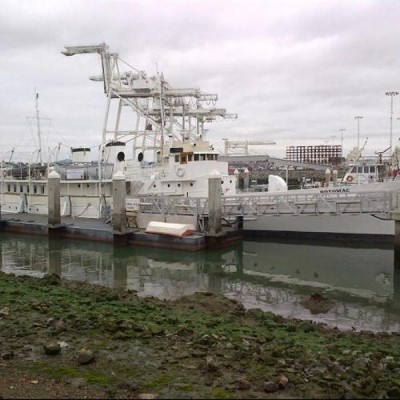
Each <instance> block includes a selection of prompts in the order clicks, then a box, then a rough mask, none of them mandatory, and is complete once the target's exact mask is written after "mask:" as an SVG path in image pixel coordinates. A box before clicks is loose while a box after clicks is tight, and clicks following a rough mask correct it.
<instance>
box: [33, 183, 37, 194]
mask: <svg viewBox="0 0 400 400" xmlns="http://www.w3.org/2000/svg"><path fill="white" fill-rule="evenodd" d="M33 193H37V186H36V185H33Z"/></svg>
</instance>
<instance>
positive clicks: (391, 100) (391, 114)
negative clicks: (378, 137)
mask: <svg viewBox="0 0 400 400" xmlns="http://www.w3.org/2000/svg"><path fill="white" fill-rule="evenodd" d="M398 94H399V92H386V93H385V95H386V96H390V147H389V149H390V152H392V137H393V135H392V132H393V97H394V96H397V95H398Z"/></svg>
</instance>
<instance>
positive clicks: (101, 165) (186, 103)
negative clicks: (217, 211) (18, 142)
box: [1, 43, 237, 219]
mask: <svg viewBox="0 0 400 400" xmlns="http://www.w3.org/2000/svg"><path fill="white" fill-rule="evenodd" d="M62 53H63V54H65V55H68V56H71V55H75V54H86V53H95V54H99V55H100V61H101V66H102V71H103V74H102V75H101V76H95V77H92V78H91V79H92V80H95V81H102V82H103V84H104V91H105V94H106V96H107V110H106V115H105V122H104V127H103V133H102V140H101V143H100V145H99V148H98V153H97V152H96V153H97V154H95V155H94V157H93V156H92V151H91V148H89V147H84V146H80V147H75V148H72V149H71V160H70V162H65V160H64V161H63V162H60V161H59V160H55V161H52V162H50V160H49V162H48V163H47V165H46V164H43V163H39V164H37V165H39V166H40V172H39V170H38V168H37V166H33V165H32V164H26V165H24V166H23V167H24V168H22V167H21V168H16V169H14V168H4V166H3V164H2V166H3V168H2V175H1V207H2V211H3V212H10V213H12V212H14V213H20V212H27V213H32V214H44V215H46V214H47V208H48V207H47V176H48V173H49V171H51V170H53V169H54V170H55V171H56V172H58V174H59V175H60V177H61V197H62V201H61V215H62V216H72V217H82V218H104V219H107V218H109V217H110V215H111V209H112V177H113V175H114V174H115V173H117V172H121V171H122V172H123V173H124V175H125V178H126V182H127V195H128V197H129V198H131V199H132V198H136V197H137V196H141V195H151V194H157V195H168V196H180V197H194V196H198V197H201V196H207V195H208V179H209V175H210V173H213V174H214V175H215V174H218V175H219V176H220V177H221V183H222V193H223V194H230V193H235V188H236V178H235V176H231V175H229V174H228V163H227V162H222V161H219V160H218V156H219V153H218V152H217V151H216V150H215V149H214V147H213V146H212V145H211V144H210V143H209V142H208V141H207V140H206V133H207V129H206V128H205V127H206V124H207V123H209V122H213V121H215V120H217V119H228V118H236V117H237V116H236V115H234V114H228V113H227V112H226V110H225V109H222V108H217V107H216V106H215V103H216V101H217V95H215V94H209V93H205V92H202V91H201V90H200V89H198V88H184V89H178V88H174V87H172V86H171V85H170V84H169V83H168V82H167V81H166V80H165V79H164V76H163V74H160V75H156V76H148V75H147V74H146V73H145V72H143V71H139V72H138V70H136V69H135V68H131V69H130V70H128V71H125V72H123V66H122V65H121V64H122V63H120V58H119V56H118V55H117V54H116V53H111V52H110V51H109V49H108V46H107V45H106V44H104V43H103V44H100V45H97V46H75V47H66V48H65V51H63V52H62ZM124 65H129V64H126V63H124ZM37 98H38V96H36V109H37V112H36V115H37V118H39V112H38V107H37ZM112 105H115V107H114V113H113V112H112V111H113V110H112ZM208 105H209V106H208ZM124 112H127V113H128V115H124ZM132 116H133V118H132ZM114 118H115V119H114ZM128 118H129V119H128ZM112 119H114V120H113V121H111V120H112ZM132 119H133V123H132ZM127 121H128V122H129V123H127ZM38 122H39V121H38ZM110 125H112V128H110ZM37 126H38V127H40V124H39V123H37ZM38 136H39V143H40V129H39V128H38ZM39 154H41V149H39ZM56 154H58V151H57V153H56ZM93 159H94V160H93Z"/></svg>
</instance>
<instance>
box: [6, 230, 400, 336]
mask: <svg viewBox="0 0 400 400" xmlns="http://www.w3.org/2000/svg"><path fill="white" fill-rule="evenodd" d="M0 257H1V258H0V267H1V270H2V271H4V272H6V273H14V274H16V275H19V274H26V275H32V276H37V277H41V276H43V275H44V274H46V273H49V272H54V273H57V274H59V275H61V277H62V278H66V279H70V280H80V281H87V282H90V283H94V284H99V285H104V286H108V287H114V288H116V287H119V288H126V289H133V290H136V291H137V292H138V294H139V295H140V296H155V297H158V298H162V299H176V298H179V297H180V296H184V295H189V294H192V293H194V292H196V291H209V292H213V293H220V294H223V295H225V296H227V297H229V298H234V299H236V300H238V301H240V302H241V303H243V305H244V306H245V307H246V308H260V309H262V310H265V311H272V312H273V313H275V314H279V315H282V316H285V317H294V318H299V319H305V320H314V321H317V322H323V323H325V324H328V325H330V326H337V327H338V328H340V329H356V330H372V331H386V332H392V331H396V332H397V331H400V278H399V275H400V267H397V268H395V260H396V263H397V258H398V257H397V253H396V255H395V252H394V250H393V249H391V248H371V247H368V248H354V247H344V246H342V247H337V246H331V245H321V244H312V245H311V244H309V243H307V244H304V243H298V242H297V243H287V242H272V241H244V242H242V243H239V244H237V245H233V246H231V247H229V248H227V249H224V250H218V251H208V252H182V251H168V250H162V249H152V248H144V247H141V248H136V249H134V248H114V247H113V246H112V245H109V244H104V243H94V242H81V241H69V240H65V239H63V240H55V239H49V238H47V237H34V236H25V235H11V234H4V233H0ZM317 292H318V293H323V294H324V295H325V296H327V297H329V298H330V299H332V307H331V308H330V309H329V310H328V311H326V312H323V313H317V314H315V313H312V312H311V311H310V310H309V309H308V308H307V307H305V306H304V305H303V302H304V300H305V299H307V298H308V297H309V296H310V295H311V294H313V293H317Z"/></svg>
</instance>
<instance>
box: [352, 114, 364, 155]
mask: <svg viewBox="0 0 400 400" xmlns="http://www.w3.org/2000/svg"><path fill="white" fill-rule="evenodd" d="M363 118H364V117H363V116H362V115H357V116H355V117H354V119H356V120H357V149H360V119H363Z"/></svg>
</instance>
